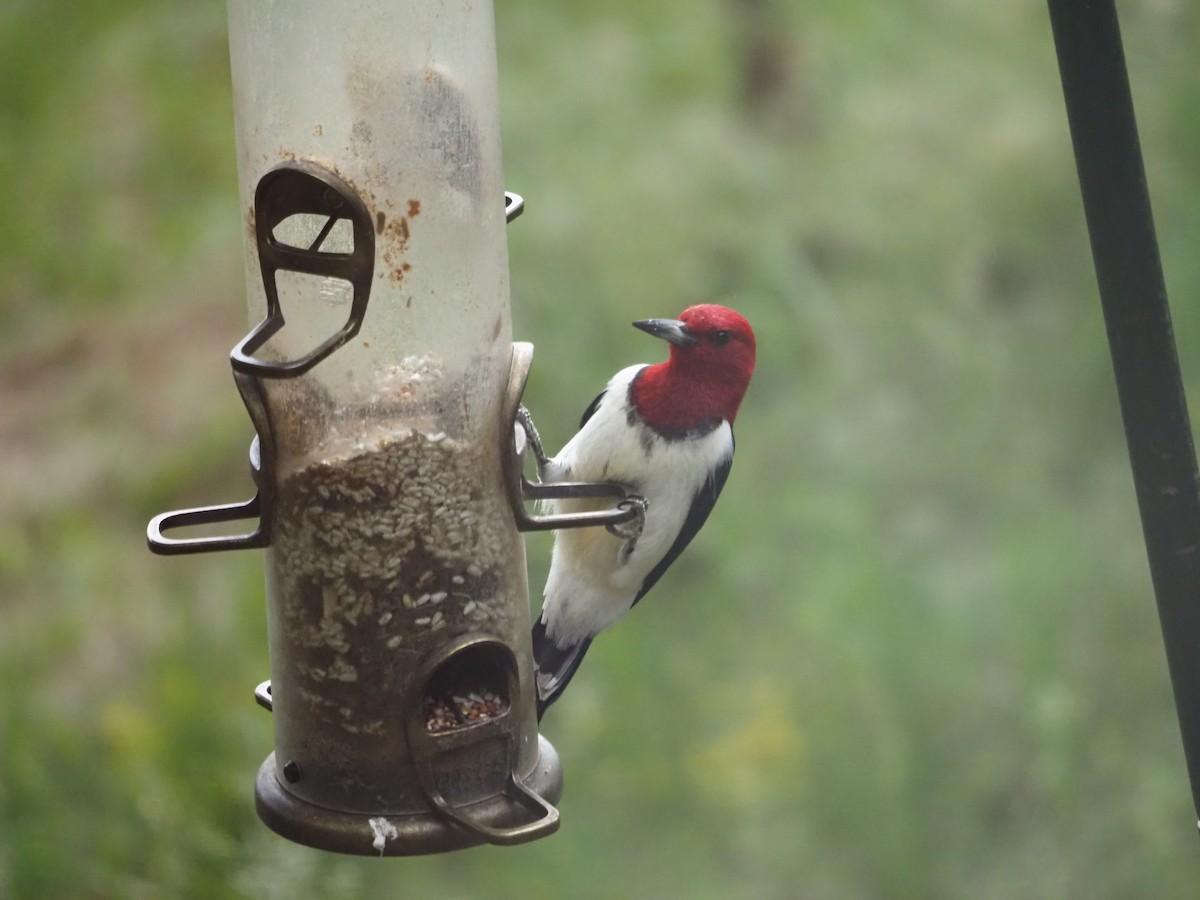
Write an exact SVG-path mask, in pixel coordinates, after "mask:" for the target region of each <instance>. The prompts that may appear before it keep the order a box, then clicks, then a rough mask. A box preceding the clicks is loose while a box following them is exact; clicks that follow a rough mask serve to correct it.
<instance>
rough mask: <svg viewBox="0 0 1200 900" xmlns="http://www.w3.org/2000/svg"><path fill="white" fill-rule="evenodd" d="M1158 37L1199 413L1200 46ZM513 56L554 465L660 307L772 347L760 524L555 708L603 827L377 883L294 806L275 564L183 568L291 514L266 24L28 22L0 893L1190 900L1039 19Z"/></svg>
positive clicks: (623, 38)
mask: <svg viewBox="0 0 1200 900" xmlns="http://www.w3.org/2000/svg"><path fill="white" fill-rule="evenodd" d="M1126 6H1127V7H1128V8H1124V7H1123V8H1122V13H1123V25H1124V29H1125V36H1126V46H1127V52H1128V55H1129V63H1130V69H1131V75H1132V79H1133V85H1134V93H1135V99H1136V102H1137V107H1138V116H1139V126H1140V129H1141V134H1142V139H1143V144H1144V147H1145V153H1146V161H1147V169H1148V176H1149V180H1150V184H1151V187H1152V190H1153V191H1154V203H1155V212H1156V218H1157V222H1158V227H1159V233H1160V241H1161V244H1162V252H1163V260H1164V264H1165V267H1166V274H1167V279H1168V286H1169V290H1170V294H1171V297H1172V301H1173V308H1174V312H1175V320H1176V321H1175V324H1176V332H1177V337H1178V340H1179V343H1180V350H1181V354H1182V356H1183V362H1184V367H1185V375H1186V376H1187V377H1188V383H1189V388H1190V391H1191V394H1192V396H1193V398H1195V397H1196V396H1198V395H1200V383H1197V379H1196V376H1195V373H1196V372H1197V371H1200V368H1198V367H1200V359H1198V358H1197V347H1200V342H1198V341H1197V340H1196V338H1197V336H1198V335H1200V318H1198V309H1197V304H1196V302H1195V299H1194V298H1195V297H1196V296H1197V294H1198V290H1197V288H1198V287H1200V263H1198V262H1197V258H1196V256H1195V254H1194V252H1193V247H1192V244H1193V243H1194V240H1193V235H1194V221H1195V213H1194V211H1195V209H1196V208H1197V207H1198V206H1200V203H1198V201H1200V174H1198V173H1197V171H1196V169H1195V165H1194V163H1195V160H1196V159H1197V158H1198V157H1200V147H1198V146H1197V142H1198V141H1200V134H1198V133H1197V131H1196V129H1195V127H1194V125H1195V116H1194V107H1195V100H1196V97H1197V96H1198V95H1200V84H1198V83H1197V82H1198V80H1200V70H1197V68H1196V66H1195V65H1194V52H1193V49H1194V47H1195V46H1196V44H1197V38H1200V13H1198V12H1197V10H1195V9H1193V8H1192V7H1190V6H1188V5H1186V4H1180V3H1175V2H1170V0H1167V2H1159V3H1155V4H1146V5H1140V6H1132V5H1126ZM497 27H498V41H499V56H500V66H501V95H502V122H503V129H504V146H505V168H506V173H507V184H508V186H509V187H510V188H511V189H513V190H516V191H518V192H520V193H522V194H524V195H525V196H526V198H527V201H528V214H527V215H526V216H524V217H522V219H520V220H519V222H518V223H516V224H514V226H513V227H512V228H511V229H510V230H509V238H510V261H511V268H512V284H513V312H514V323H515V330H516V335H517V337H519V338H521V339H524V340H531V341H533V342H534V343H535V345H536V347H537V356H536V361H535V366H534V372H533V376H532V379H531V382H530V386H529V390H528V393H527V397H528V399H529V401H530V403H531V404H532V405H533V407H534V409H535V411H536V414H537V417H538V421H539V424H540V425H541V427H542V429H543V431H544V433H545V436H546V438H547V440H548V443H550V444H551V445H558V444H560V443H561V442H562V441H564V440H565V439H566V438H567V437H568V436H569V434H570V431H571V428H572V426H573V424H574V423H575V422H576V421H577V417H578V414H579V411H580V409H581V408H582V406H583V405H584V404H585V403H586V402H587V401H588V400H589V399H590V398H591V397H592V396H593V395H594V393H595V392H596V390H597V389H598V387H599V386H600V385H601V384H602V383H603V381H604V379H605V378H606V377H607V376H608V375H609V374H610V373H611V372H613V371H615V370H616V369H617V368H618V367H620V366H623V365H626V364H628V363H632V362H636V361H639V360H643V359H646V358H648V355H649V354H653V353H654V352H656V348H655V347H653V346H648V345H647V343H646V342H644V341H643V340H642V339H641V338H639V337H638V336H637V334H636V333H635V332H632V331H631V330H630V329H629V328H628V324H627V323H628V322H629V321H631V320H632V319H634V318H640V317H645V316H651V315H671V314H674V313H676V312H678V311H679V310H680V309H682V308H683V307H684V306H685V305H687V304H688V303H690V302H694V301H697V300H718V301H722V302H727V303H729V304H730V305H733V306H735V307H737V308H739V309H740V310H741V311H742V312H743V313H745V314H746V315H747V316H748V317H749V318H750V319H751V321H752V322H753V323H754V325H755V327H756V330H757V332H758V334H759V345H760V362H759V371H758V372H757V374H756V376H755V383H754V385H753V386H752V388H751V391H750V394H749V396H748V398H747V400H746V403H745V405H744V407H743V411H742V413H741V415H740V417H739V421H738V462H737V465H736V466H735V467H734V472H733V475H732V477H731V480H730V482H729V486H728V489H727V491H726V493H725V496H724V497H723V498H722V502H721V506H720V509H719V511H718V512H717V513H716V514H715V515H714V517H713V519H712V521H711V522H710V523H709V525H708V526H707V527H706V529H705V530H704V532H703V533H702V534H701V535H700V537H699V538H698V539H697V541H696V543H695V544H694V545H693V548H692V549H691V550H690V551H689V553H688V556H687V557H686V560H687V562H686V565H681V566H679V567H677V571H676V570H673V571H672V574H671V575H670V576H669V577H668V578H667V579H665V580H664V582H663V583H662V584H661V585H660V586H659V587H657V588H656V590H655V598H654V601H653V602H651V603H647V604H644V605H642V606H639V608H638V611H637V613H636V614H635V615H634V616H632V617H631V618H630V620H629V621H628V622H627V623H626V624H624V625H622V626H621V627H620V628H618V629H617V630H615V631H613V632H612V633H611V634H609V635H606V636H605V638H603V639H602V640H600V641H598V642H597V644H596V646H595V648H594V649H593V650H592V652H591V654H590V655H589V665H588V666H587V667H585V669H584V670H583V671H582V672H581V674H580V675H579V677H578V678H577V680H576V682H575V683H574V684H573V686H572V692H571V695H570V697H569V699H568V700H567V701H564V702H563V703H562V704H559V705H558V706H556V707H555V710H554V713H553V714H552V715H551V716H549V717H548V718H547V720H546V723H545V730H546V732H547V734H548V736H549V737H550V739H551V740H552V741H553V742H554V743H555V746H556V747H557V748H558V750H559V752H560V754H561V755H562V759H563V765H564V770H565V774H566V778H567V789H566V790H567V792H566V796H565V797H564V800H563V802H562V811H563V823H564V824H563V828H562V831H561V832H560V833H559V834H558V835H556V836H554V837H553V838H550V839H548V840H545V841H542V842H539V843H536V844H533V845H529V846H526V847H521V848H514V849H506V850H498V849H492V848H483V849H477V850H471V851H467V852H464V853H459V854H454V855H452V856H448V857H438V858H430V859H413V860H390V861H383V862H381V861H378V860H370V859H353V858H341V857H337V856H332V855H327V854H322V853H318V852H315V851H311V850H307V849H304V848H300V847H296V846H293V845H290V844H288V843H287V842H285V841H283V840H281V839H279V838H276V837H275V836H274V835H273V834H271V833H270V832H269V831H267V830H266V829H265V828H263V827H262V826H260V825H259V824H258V823H257V820H256V818H255V816H254V812H253V777H254V773H255V771H256V770H257V767H258V764H259V763H260V761H261V760H262V758H263V757H265V756H266V754H267V753H268V752H269V751H270V749H271V736H270V728H269V721H268V720H267V717H266V715H265V714H264V713H262V712H261V710H258V709H257V708H256V707H255V706H254V705H253V702H252V700H251V698H250V691H251V689H252V687H253V685H254V684H255V683H257V681H258V680H260V679H261V678H262V677H264V673H265V672H266V670H267V659H266V638H265V623H264V621H263V619H264V616H263V610H262V579H261V572H260V565H259V560H258V559H257V558H255V557H254V555H253V554H247V555H236V554H225V555H220V556H214V557H212V558H195V559H171V560H162V559H158V558H155V557H152V556H151V555H150V554H149V553H147V552H146V550H145V548H144V543H143V537H142V533H143V528H144V523H145V521H146V519H147V518H149V516H151V515H153V514H154V513H156V512H159V511H161V510H162V509H166V508H173V507H177V506H184V505H188V504H191V503H202V502H208V501H210V500H216V499H226V498H227V499H236V498H238V497H240V496H242V495H244V494H246V493H247V492H248V490H249V485H248V479H247V477H246V471H245V455H244V454H245V445H246V442H247V441H248V438H249V434H248V426H247V424H246V422H245V419H244V412H243V411H242V409H241V405H240V403H239V401H238V400H237V397H236V392H235V391H234V390H233V386H232V384H231V383H230V380H229V377H228V364H227V362H226V354H227V352H228V349H229V347H230V346H231V345H232V343H233V342H234V341H235V340H236V339H237V338H238V337H239V336H240V335H241V334H242V333H243V331H244V321H245V313H244V312H243V303H242V299H241V297H242V289H241V250H240V233H239V227H240V225H239V222H240V216H239V213H238V208H237V197H236V184H235V171H234V152H233V134H232V113H231V109H230V96H229V95H230V92H229V76H228V59H227V51H226V36H225V24H224V9H223V5H222V4H219V3H216V2H205V3H203V4H187V3H183V2H182V0H173V2H172V0H158V2H149V0H140V2H138V0H112V2H109V3H105V4H91V5H83V4H77V3H69V2H51V3H37V4H35V3H32V2H15V0H10V2H9V3H7V4H5V5H4V6H3V7H0V86H2V89H0V172H3V173H4V175H3V183H2V187H3V195H4V196H5V197H6V198H7V200H8V203H9V206H10V213H9V215H7V216H5V217H3V218H0V248H2V249H0V397H2V401H0V449H2V450H3V459H4V462H5V465H4V466H3V467H0V748H2V752H0V896H4V897H13V898H26V897H37V898H42V897H72V898H74V897H123V898H125V897H162V896H178V897H210V896H222V897H224V896H246V897H284V896H301V895H302V896H330V897H335V896H339V897H340V896H361V895H366V894H368V893H369V892H381V891H387V892H390V893H391V894H393V895H399V896H431V895H436V896H445V897H510V896H511V897H516V896H524V895H529V894H538V895H542V896H579V897H592V896H595V897H601V896H604V897H608V896H612V897H624V896H646V897H649V896H655V897H689V898H692V897H697V898H699V897H747V898H750V897H754V898H758V897H830V898H834V897H836V898H842V897H963V896H980V897H990V898H1006V897H1012V898H1025V897H1089V898H1093V897H1128V896H1155V897H1164V898H1170V897H1181V898H1182V897H1191V896H1194V893H1195V884H1196V883H1197V882H1198V881H1200V860H1198V849H1197V847H1196V840H1195V833H1194V815H1193V812H1192V810H1191V809H1190V801H1189V794H1188V787H1187V783H1186V777H1185V770H1184V766H1183V760H1182V754H1181V752H1180V747H1179V738H1178V730H1177V725H1176V723H1175V719H1174V710H1173V707H1172V701H1171V695H1170V690H1169V683H1168V680H1167V675H1166V670H1165V666H1164V665H1163V659H1162V648H1161V639H1160V637H1159V632H1158V624H1157V621H1156V618H1155V613H1154V604H1153V598H1152V596H1151V592H1150V585H1149V579H1148V575H1147V572H1146V565H1145V561H1144V552H1143V550H1142V547H1141V537H1140V531H1139V528H1138V524H1137V515H1136V509H1135V505H1134V502H1133V495H1132V490H1131V485H1130V481H1129V475H1128V469H1127V463H1126V459H1125V455H1124V445H1123V439H1122V435H1121V431H1120V424H1119V418H1118V414H1117V410H1116V405H1115V399H1114V392H1113V388H1112V376H1111V372H1110V371H1109V368H1108V360H1107V355H1106V349H1105V346H1104V335H1103V328H1102V325H1101V322H1100V316H1099V309H1098V303H1097V300H1096V296H1095V286H1094V281H1093V278H1092V273H1091V267H1090V259H1089V256H1088V248H1087V241H1086V232H1085V229H1084V223H1083V218H1082V214H1081V210H1080V205H1079V200H1078V189H1077V186H1076V183H1075V180H1074V170H1073V164H1072V160H1071V154H1070V146H1069V142H1068V137H1067V132H1066V124H1065V119H1064V116H1063V111H1062V99H1061V94H1060V90H1059V86H1058V81H1057V71H1056V68H1055V65H1054V56H1053V48H1052V45H1051V41H1050V34H1049V26H1048V22H1047V19H1046V15H1045V11H1044V8H1043V6H1042V5H1041V4H1040V3H1036V2H1031V0H1022V2H1017V3H1010V4H1004V5H1002V6H997V7H995V8H987V7H984V8H980V7H979V6H978V5H977V4H967V3H962V2H956V0H941V2H915V0H911V2H907V3H900V4H893V5H891V6H883V7H881V6H879V5H878V4H871V5H867V4H865V3H861V2H847V3H841V4H819V3H814V2H805V3H796V4H782V3H770V2H767V0H740V2H733V0H708V2H704V3H700V4H689V5H687V6H685V5H683V4H681V3H660V4H636V3H630V2H624V3H619V4H615V5H614V4H609V5H606V6H605V7H604V8H603V9H597V8H596V7H595V6H594V5H583V4H575V3H570V4H555V5H546V4H534V3H532V2H526V0H511V2H507V3H503V4H500V5H499V7H498V9H497ZM581 348H586V352H581ZM529 546H530V557H531V574H530V580H531V583H532V584H535V585H536V584H538V583H539V582H540V579H541V578H542V577H543V576H544V573H545V566H546V555H547V553H548V543H547V541H546V540H545V538H544V537H536V536H535V537H533V538H531V539H530V544H529Z"/></svg>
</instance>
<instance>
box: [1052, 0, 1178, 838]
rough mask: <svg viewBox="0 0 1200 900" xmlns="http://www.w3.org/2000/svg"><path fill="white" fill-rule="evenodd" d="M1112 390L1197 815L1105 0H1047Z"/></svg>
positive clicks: (1158, 409) (1163, 400)
mask: <svg viewBox="0 0 1200 900" xmlns="http://www.w3.org/2000/svg"><path fill="white" fill-rule="evenodd" d="M1048 2H1049V7H1050V23H1051V27H1052V29H1053V32H1054V43H1055V47H1056V50H1057V53H1058V66H1059V72H1060V74H1061V76H1062V84H1063V94H1064V96H1065V98H1066V105H1067V118H1068V120H1069V122H1070V128H1071V140H1072V142H1073V144H1074V147H1075V163H1076V166H1077V168H1078V170H1079V184H1080V188H1081V190H1082V192H1083V206H1084V212H1085V213H1086V216H1087V223H1088V231H1089V234H1090V236H1091V242H1092V258H1093V261H1094V263H1095V266H1096V280H1097V281H1098V283H1099V287H1100V302H1101V305H1102V307H1103V309H1104V322H1105V326H1106V328H1107V330H1108V342H1109V350H1110V351H1111V353H1112V361H1113V372H1114V374H1115V375H1116V381H1117V394H1118V397H1119V400H1120V404H1121V414H1122V417H1123V418H1124V422H1125V438H1126V441H1127V443H1128V445H1129V459H1130V465H1131V467H1132V469H1133V481H1134V487H1135V489H1136V492H1137V499H1138V507H1139V509H1140V510H1141V517H1142V531H1143V534H1144V536H1145V540H1146V554H1147V557H1148V558H1149V562H1150V576H1151V579H1152V580H1153V583H1154V593H1155V596H1156V597H1157V600H1158V615H1159V622H1160V624H1161V625H1162V632H1163V642H1164V644H1165V646H1166V655H1167V666H1168V669H1169V670H1170V674H1171V683H1172V685H1173V687H1174V691H1175V708H1176V711H1177V713H1178V715H1179V728H1180V732H1181V735H1182V738H1183V750H1184V756H1185V757H1186V760H1187V769H1188V775H1189V777H1190V779H1191V784H1192V800H1193V803H1194V804H1195V806H1196V810H1197V814H1198V815H1200V482H1198V479H1197V473H1196V454H1195V450H1194V448H1193V445H1192V430H1191V425H1190V423H1189V422H1188V413H1187V406H1186V401H1185V397H1184V391H1183V381H1182V378H1181V376H1180V371H1179V360H1178V357H1177V355H1176V352H1175V339H1174V336H1173V334H1172V330H1171V313H1170V309H1169V307H1168V305H1167V290H1166V285H1165V283H1164V281H1163V274H1162V266H1161V264H1160V262H1159V256H1158V243H1157V241H1156V239H1155V235H1154V220H1153V217H1152V216H1151V213H1150V196H1149V192H1148V191H1147V189H1146V176H1145V171H1144V169H1143V167H1142V155H1141V149H1140V147H1139V145H1138V136H1137V125H1136V123H1135V121H1134V115H1133V98H1132V95H1131V94H1130V90H1129V78H1128V75H1127V74H1126V70H1125V54H1124V51H1123V49H1122V47H1121V31H1120V26H1119V23H1118V21H1117V11H1116V7H1115V4H1114V3H1113V0H1048Z"/></svg>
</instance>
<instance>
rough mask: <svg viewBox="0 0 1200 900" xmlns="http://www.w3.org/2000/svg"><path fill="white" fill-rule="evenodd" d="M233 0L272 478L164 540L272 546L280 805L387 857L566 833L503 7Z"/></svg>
mask: <svg viewBox="0 0 1200 900" xmlns="http://www.w3.org/2000/svg"><path fill="white" fill-rule="evenodd" d="M228 10H229V30H230V48H231V62H232V71H233V91H234V111H235V118H236V129H237V151H238V176H239V180H240V190H241V199H242V209H243V211H244V215H245V228H244V235H245V249H246V286H247V295H248V300H249V307H250V318H251V322H253V323H255V324H254V325H253V327H252V329H251V331H250V332H249V334H247V336H246V337H245V338H244V339H243V340H242V341H241V342H240V343H238V345H237V346H236V347H235V348H234V350H233V352H232V354H231V363H232V367H233V374H234V380H235V383H236V385H237V387H238V390H239V392H240V394H241V397H242V399H243V401H244V403H245V405H246V408H247V411H248V413H249V415H250V418H251V420H252V422H253V424H254V427H255V432H256V437H255V440H254V443H253V445H252V447H251V472H252V475H253V478H254V482H255V485H256V487H257V488H258V493H257V495H256V496H255V497H254V499H252V500H250V501H247V502H245V503H235V504H227V505H222V506H211V507H204V508H200V509H191V510H182V511H176V512H170V513H164V514H162V515H160V516H157V517H156V518H155V519H154V520H153V521H152V522H151V523H150V526H149V531H148V538H149V543H150V546H151V549H152V550H154V551H155V552H157V553H162V554H173V553H196V552H206V551H212V550H227V549H240V548H264V549H265V555H266V598H267V617H268V626H269V639H270V671H271V679H270V681H269V682H264V683H263V684H262V685H260V686H259V689H258V691H257V696H258V699H259V702H260V703H261V704H262V705H263V706H265V707H266V708H268V709H270V710H271V711H272V717H273V721H274V730H275V742H274V743H275V750H274V753H272V754H271V755H270V756H269V757H268V758H267V760H266V761H265V762H264V763H263V765H262V768H261V769H260V771H259V775H258V779H257V784H256V800H257V809H258V812H259V815H260V817H261V818H262V819H263V821H264V822H265V823H266V824H267V825H268V826H269V827H271V828H272V829H274V830H275V831H277V832H278V833H280V834H282V835H284V836H285V837H288V838H290V839H292V840H295V841H298V842H300V843H304V844H308V845H312V846H315V847H320V848H323V849H327V850H334V851H340V852H346V853H359V854H380V855H406V854H414V853H427V852H436V851H441V850H449V849H455V848H459V847H464V846H469V845H472V844H477V843H482V842H490V843H497V844H509V843H517V842H520V841H526V840H531V839H534V838H537V837H541V836H543V835H546V834H549V833H551V832H553V831H554V830H555V829H556V828H557V826H558V813H557V810H556V809H555V807H554V806H553V805H552V804H553V803H554V802H556V801H557V799H558V796H559V795H560V794H561V789H562V774H561V769H560V767H559V762H558V758H557V756H556V754H555V752H554V749H553V747H551V746H550V744H549V743H548V742H547V741H546V740H545V739H544V738H542V737H541V736H540V735H539V734H538V728H537V721H536V716H535V709H534V702H533V685H532V652H531V648H530V638H529V628H530V616H529V609H528V589H527V584H526V569H525V554H524V547H523V544H522V540H521V535H520V531H521V530H522V529H529V528H546V527H557V525H556V524H555V523H554V522H546V521H544V517H543V518H538V517H531V516H530V515H529V514H528V513H526V512H525V511H524V510H523V508H522V502H523V496H526V495H523V493H522V485H523V484H525V485H526V487H528V485H527V483H526V482H524V479H523V477H522V476H521V474H520V470H521V465H522V461H523V452H522V449H521V445H520V439H521V438H522V436H523V434H522V432H521V431H520V430H519V429H514V420H515V417H516V412H517V408H518V404H519V401H520V393H521V390H522V389H523V386H524V381H525V376H526V374H527V372H528V367H529V364H530V358H531V353H532V349H531V348H530V347H529V345H523V344H516V345H514V344H513V341H512V335H511V325H510V315H509V297H508V260H507V247H506V243H505V234H504V232H505V223H506V221H507V220H508V219H511V218H513V217H515V215H516V214H517V213H519V211H520V208H521V201H520V198H518V197H516V196H514V195H511V194H508V195H506V194H505V193H504V191H503V187H502V183H501V164H500V139H499V122H498V101H497V84H496V62H495V38H494V31H493V20H492V7H491V4H490V3H487V2H478V0H471V2H469V3H468V2H465V0H447V2H445V3H440V4H425V3H419V2H395V0H388V2H384V0H357V2H353V3H346V4H332V3H326V2H311V0H292V2H288V3H269V4H264V3H259V2H251V0H229V3H228ZM502 200H503V202H502ZM558 489H559V490H563V489H564V488H562V487H561V486H560V487H559V488H558ZM590 489H591V490H593V491H595V490H599V492H600V493H601V494H602V495H603V494H605V493H606V492H607V495H611V496H621V491H620V489H606V488H604V487H603V486H600V487H597V486H590ZM566 490H570V488H569V487H568V488H566ZM627 517H628V513H627V511H624V510H616V511H613V513H611V514H609V515H608V518H607V521H618V520H620V519H621V518H627ZM603 518H604V517H603V515H602V516H601V520H603ZM239 520H248V521H249V522H250V523H251V524H250V526H249V527H248V528H247V529H244V530H243V531H242V533H232V534H218V535H216V536H213V535H211V534H210V535H207V536H184V537H180V536H178V535H177V533H173V532H178V530H179V529H182V528H184V527H187V526H195V525H208V526H213V525H222V524H224V525H225V527H226V528H232V526H231V525H229V524H228V523H233V522H235V521H239ZM600 523H601V524H603V521H600ZM573 524H594V523H593V522H590V521H589V522H579V523H573Z"/></svg>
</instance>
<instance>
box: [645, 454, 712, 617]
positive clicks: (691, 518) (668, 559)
mask: <svg viewBox="0 0 1200 900" xmlns="http://www.w3.org/2000/svg"><path fill="white" fill-rule="evenodd" d="M730 439H731V440H732V436H731V437H730ZM731 468H733V449H732V448H731V449H730V451H729V457H728V458H727V459H726V460H725V462H724V463H723V464H722V465H721V466H720V467H719V468H718V469H717V470H716V471H715V472H713V473H712V477H711V478H709V479H708V481H706V482H704V484H703V485H701V487H700V490H698V491H697V492H696V496H695V497H693V498H692V505H691V507H690V508H689V509H688V514H687V518H686V519H684V520H683V528H682V529H680V532H679V537H677V538H675V543H673V544H672V545H671V549H669V550H668V551H667V555H666V556H664V557H663V558H662V559H661V560H660V561H659V563H658V565H657V566H655V567H654V568H653V569H651V570H650V574H649V575H647V576H646V580H645V581H643V582H642V589H641V590H640V591H638V594H637V596H636V597H634V598H633V606H637V603H638V601H639V600H641V599H642V598H643V597H645V596H646V593H647V592H648V591H649V590H650V588H652V587H654V585H655V584H657V583H658V579H660V578H662V576H663V572H665V571H667V569H669V568H670V567H671V563H673V562H675V560H676V559H677V558H678V557H679V554H680V553H682V552H683V548H684V547H686V546H687V545H688V544H690V543H691V542H692V538H694V537H695V536H696V532H698V531H699V530H700V528H701V526H702V525H704V523H705V521H706V520H707V519H708V514H709V513H710V512H712V508H713V506H715V505H716V503H717V497H719V496H721V488H723V487H725V480H726V479H727V478H729V470H730V469H731Z"/></svg>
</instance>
